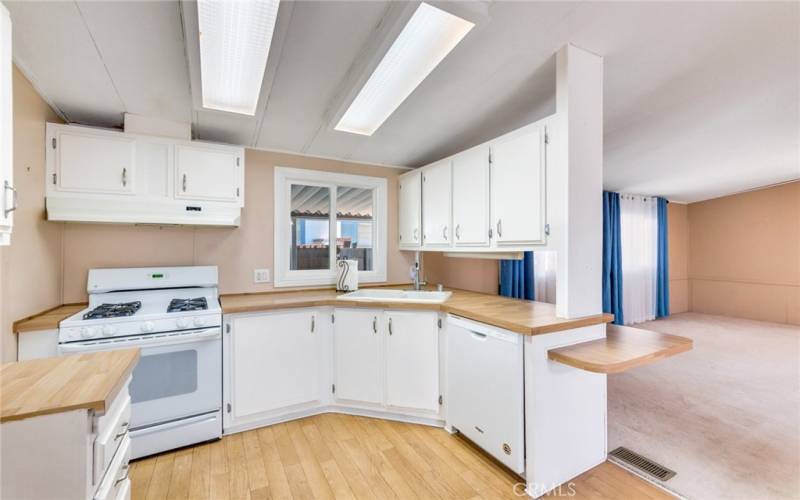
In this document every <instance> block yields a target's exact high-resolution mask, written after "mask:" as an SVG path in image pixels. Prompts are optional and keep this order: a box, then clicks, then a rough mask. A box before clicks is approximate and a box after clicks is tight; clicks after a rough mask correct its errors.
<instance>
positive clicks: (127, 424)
mask: <svg viewBox="0 0 800 500" xmlns="http://www.w3.org/2000/svg"><path fill="white" fill-rule="evenodd" d="M129 425H130V424H129V423H128V422H125V423H123V424H122V425H121V426H120V427H121V428H122V429H125V430H123V431H122V432H118V433H117V434H116V435H115V436H114V441H116V440H117V439H119V438H121V437H122V436H124V435H125V434H127V433H128V426H129Z"/></svg>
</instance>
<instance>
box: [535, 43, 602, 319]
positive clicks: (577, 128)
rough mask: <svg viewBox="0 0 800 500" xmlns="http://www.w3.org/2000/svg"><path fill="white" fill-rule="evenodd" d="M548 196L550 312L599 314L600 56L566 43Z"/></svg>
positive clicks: (560, 57) (560, 56)
mask: <svg viewBox="0 0 800 500" xmlns="http://www.w3.org/2000/svg"><path fill="white" fill-rule="evenodd" d="M553 127H554V130H553V133H552V134H551V138H552V139H551V144H550V155H551V162H550V164H551V165H552V168H550V169H548V175H549V176H550V177H551V178H550V179H549V180H550V182H548V198H549V199H550V200H551V205H550V206H551V207H552V210H553V212H551V213H553V216H554V219H555V220H554V222H555V224H554V226H555V228H556V230H557V231H558V233H557V234H555V235H554V236H556V244H555V246H556V248H555V250H556V252H557V255H558V263H557V270H556V314H557V315H558V316H561V317H565V318H575V317H580V316H589V315H593V314H598V313H600V312H602V307H603V304H602V269H603V58H602V57H600V56H598V55H596V54H592V53H591V52H587V51H586V50H583V49H580V48H578V47H575V46H574V45H567V46H565V47H564V48H562V49H561V50H559V51H558V52H557V53H556V116H555V120H554V122H553Z"/></svg>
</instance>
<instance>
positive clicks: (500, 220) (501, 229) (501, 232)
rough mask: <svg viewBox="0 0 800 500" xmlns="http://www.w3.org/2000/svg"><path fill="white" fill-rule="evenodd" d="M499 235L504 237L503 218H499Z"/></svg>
mask: <svg viewBox="0 0 800 500" xmlns="http://www.w3.org/2000/svg"><path fill="white" fill-rule="evenodd" d="M497 237H498V238H502V237H503V219H497Z"/></svg>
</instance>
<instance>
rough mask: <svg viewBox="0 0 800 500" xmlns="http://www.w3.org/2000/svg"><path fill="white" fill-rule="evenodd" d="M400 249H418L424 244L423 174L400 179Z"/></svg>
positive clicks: (415, 172)
mask: <svg viewBox="0 0 800 500" xmlns="http://www.w3.org/2000/svg"><path fill="white" fill-rule="evenodd" d="M399 198H400V214H399V215H400V224H399V225H400V248H418V247H419V246H420V243H421V242H422V231H421V230H420V226H421V223H422V221H421V216H422V173H421V172H420V171H419V170H414V171H413V172H409V173H407V174H405V175H403V176H401V177H400V194H399Z"/></svg>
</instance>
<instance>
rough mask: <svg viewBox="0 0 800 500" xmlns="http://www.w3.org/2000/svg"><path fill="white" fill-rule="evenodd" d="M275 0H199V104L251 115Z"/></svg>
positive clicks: (261, 77) (272, 25) (275, 14)
mask: <svg viewBox="0 0 800 500" xmlns="http://www.w3.org/2000/svg"><path fill="white" fill-rule="evenodd" d="M279 3H280V2H279V0H236V1H225V0H198V2H197V19H198V25H199V26H198V28H199V30H200V79H201V82H202V83H201V86H202V92H203V107H204V108H209V109H216V110H220V111H229V112H231V113H240V114H244V115H251V116H253V115H255V113H256V106H257V104H258V95H259V94H260V93H261V83H262V81H263V80H264V70H265V69H266V67H267V56H268V55H269V47H270V44H271V43H272V33H273V31H274V30H275V20H276V19H277V17H278V5H279Z"/></svg>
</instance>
